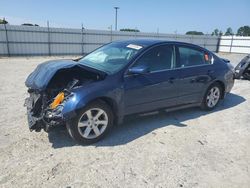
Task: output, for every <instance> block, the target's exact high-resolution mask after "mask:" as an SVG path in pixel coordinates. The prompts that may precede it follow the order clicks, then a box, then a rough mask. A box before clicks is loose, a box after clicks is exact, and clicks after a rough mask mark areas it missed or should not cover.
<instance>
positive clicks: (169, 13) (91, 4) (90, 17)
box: [0, 0, 250, 33]
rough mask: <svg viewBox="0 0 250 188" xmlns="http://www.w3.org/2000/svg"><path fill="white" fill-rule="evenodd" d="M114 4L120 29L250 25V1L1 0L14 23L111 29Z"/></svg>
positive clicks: (0, 12)
mask: <svg viewBox="0 0 250 188" xmlns="http://www.w3.org/2000/svg"><path fill="white" fill-rule="evenodd" d="M114 6H119V7H120V10H119V11H118V28H119V29H120V28H138V29H139V30H141V31H145V32H156V31H157V28H159V31H160V33H174V32H175V31H177V33H185V32H186V31H189V30H197V31H202V32H204V33H211V32H212V31H213V29H214V28H218V29H221V30H223V31H225V30H226V28H227V27H232V28H233V31H234V32H236V30H237V29H238V28H239V27H240V26H243V25H250V11H249V8H250V0H206V1H204V0H71V1H70V0H40V1H38V0H22V1H21V0H0V17H1V18H3V17H5V18H6V19H7V20H8V21H9V22H10V24H15V25H19V24H22V23H24V22H29V23H36V24H39V25H40V26H45V25H46V21H47V20H49V21H50V25H51V26H52V27H73V28H80V27H81V23H83V25H84V27H85V28H88V29H103V30H107V29H108V27H109V26H110V25H113V27H114V25H115V21H114V17H115V16H114V15H115V11H114V9H113V7H114Z"/></svg>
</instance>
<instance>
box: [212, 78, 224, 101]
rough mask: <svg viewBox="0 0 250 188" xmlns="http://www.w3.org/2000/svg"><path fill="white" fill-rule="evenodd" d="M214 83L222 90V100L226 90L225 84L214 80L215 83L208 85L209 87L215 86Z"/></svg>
mask: <svg viewBox="0 0 250 188" xmlns="http://www.w3.org/2000/svg"><path fill="white" fill-rule="evenodd" d="M216 83H217V84H219V85H220V87H221V89H222V95H221V99H223V98H224V96H225V90H226V87H225V83H224V82H222V81H220V80H216V81H214V82H213V83H212V84H210V86H211V85H213V84H216ZM210 86H209V87H210Z"/></svg>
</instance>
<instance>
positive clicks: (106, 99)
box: [88, 96, 119, 123]
mask: <svg viewBox="0 0 250 188" xmlns="http://www.w3.org/2000/svg"><path fill="white" fill-rule="evenodd" d="M94 101H100V102H103V103H105V104H106V105H108V106H109V107H110V109H111V111H112V113H113V116H114V123H117V122H118V117H119V115H118V113H119V107H118V104H117V103H116V101H115V100H114V99H112V98H110V97H106V96H102V97H97V98H94V99H92V100H91V101H89V102H88V104H90V103H92V102H94Z"/></svg>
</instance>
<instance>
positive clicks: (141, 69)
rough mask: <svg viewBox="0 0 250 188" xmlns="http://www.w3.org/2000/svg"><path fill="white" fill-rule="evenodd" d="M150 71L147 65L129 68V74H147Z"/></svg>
mask: <svg viewBox="0 0 250 188" xmlns="http://www.w3.org/2000/svg"><path fill="white" fill-rule="evenodd" d="M146 73H149V68H148V67H147V66H135V67H131V68H130V69H128V74H146Z"/></svg>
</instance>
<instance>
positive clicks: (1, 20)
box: [0, 19, 8, 24]
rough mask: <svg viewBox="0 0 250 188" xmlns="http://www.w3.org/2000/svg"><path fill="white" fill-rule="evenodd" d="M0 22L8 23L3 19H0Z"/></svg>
mask: <svg viewBox="0 0 250 188" xmlns="http://www.w3.org/2000/svg"><path fill="white" fill-rule="evenodd" d="M0 24H8V22H7V21H6V20H5V19H0Z"/></svg>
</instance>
